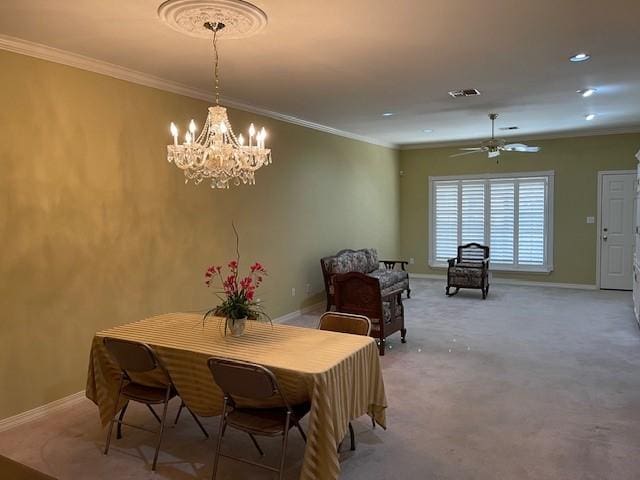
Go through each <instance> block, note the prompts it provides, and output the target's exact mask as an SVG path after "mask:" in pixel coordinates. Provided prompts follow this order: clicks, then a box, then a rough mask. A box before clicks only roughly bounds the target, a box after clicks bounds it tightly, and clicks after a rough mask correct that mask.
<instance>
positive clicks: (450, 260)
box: [447, 258, 457, 267]
mask: <svg viewBox="0 0 640 480" xmlns="http://www.w3.org/2000/svg"><path fill="white" fill-rule="evenodd" d="M456 260H457V258H450V259H449V260H447V262H449V266H450V267H455V266H456Z"/></svg>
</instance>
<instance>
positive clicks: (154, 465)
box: [151, 387, 171, 472]
mask: <svg viewBox="0 0 640 480" xmlns="http://www.w3.org/2000/svg"><path fill="white" fill-rule="evenodd" d="M170 394H171V387H167V393H166V395H165V397H164V408H163V409H162V419H161V420H160V433H159V435H158V444H157V445H156V453H155V455H154V456H153V465H152V466H151V470H152V471H154V472H155V471H156V465H157V463H158V453H160V444H161V443H162V434H163V433H164V423H165V421H166V419H167V408H168V407H169V396H170ZM151 411H152V412H153V409H151ZM154 413H155V412H154Z"/></svg>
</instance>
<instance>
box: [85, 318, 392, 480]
mask: <svg viewBox="0 0 640 480" xmlns="http://www.w3.org/2000/svg"><path fill="white" fill-rule="evenodd" d="M105 336H111V337H117V338H123V339H128V340H137V341H141V342H145V343H147V344H148V345H151V346H152V347H153V348H154V349H155V350H156V352H157V354H158V356H159V357H160V359H161V360H162V362H163V363H164V365H165V366H166V367H167V370H168V371H169V373H170V375H171V378H172V380H173V382H174V384H175V386H176V388H177V390H178V392H179V394H180V396H181V397H182V399H183V400H184V401H185V403H186V404H187V405H188V406H189V408H191V410H193V411H194V412H195V413H196V414H198V415H200V416H205V417H206V416H214V415H220V413H221V411H222V394H221V392H220V390H219V389H218V387H217V386H216V385H215V383H214V382H213V379H212V377H211V373H210V372H209V369H208V367H207V359H208V358H209V357H212V356H218V357H226V358H232V359H237V360H244V361H249V362H253V363H258V364H260V365H264V366H266V367H268V368H269V369H271V370H272V371H273V372H274V373H275V375H276V377H277V378H278V381H279V383H280V385H281V387H282V389H283V390H284V391H285V394H286V396H287V399H288V400H289V402H291V403H298V402H304V401H308V400H311V411H310V413H309V415H308V427H307V430H308V431H307V436H308V441H307V446H306V449H305V454H304V461H303V465H302V472H301V475H300V478H301V479H305V480H307V479H308V480H321V479H331V480H333V479H336V478H338V475H339V473H340V464H339V461H338V453H337V450H336V446H337V444H338V443H339V442H340V441H341V440H342V438H343V437H344V435H345V434H346V432H347V428H348V422H349V420H351V419H353V418H357V417H359V416H361V415H364V414H369V415H370V416H371V417H372V418H374V419H375V421H376V422H377V423H378V424H379V425H380V426H382V427H385V408H386V405H387V402H386V398H385V393H384V382H383V379H382V370H381V367H380V360H379V357H378V350H377V348H376V344H375V341H374V340H373V339H372V338H369V337H363V336H356V335H347V334H341V333H334V332H326V331H320V330H314V329H309V328H301V327H293V326H288V325H276V324H274V325H269V324H264V323H258V322H248V325H247V329H246V331H245V334H244V335H243V336H242V337H239V338H234V337H230V336H225V335H224V320H223V319H221V318H209V319H207V321H206V322H205V323H204V325H203V322H202V317H201V316H200V315H196V314H188V313H171V314H166V315H159V316H156V317H152V318H148V319H145V320H140V321H138V322H134V323H130V324H127V325H122V326H119V327H114V328H111V329H108V330H104V331H101V332H98V333H97V334H96V336H95V337H94V339H93V344H92V346H91V355H90V360H89V372H88V378H87V389H86V394H87V397H88V398H89V399H91V400H93V402H94V403H96V404H97V405H98V409H99V411H100V418H101V420H102V424H103V425H106V424H107V423H108V422H109V420H110V419H111V416H112V415H113V412H114V402H115V397H116V394H117V390H118V380H119V371H118V369H117V367H116V366H115V364H114V363H113V361H112V360H111V357H110V356H109V354H108V353H107V351H106V349H105V348H104V345H103V344H102V338H103V337H105ZM144 381H145V383H149V384H153V381H154V380H153V378H152V377H151V376H149V377H146V378H145V379H144Z"/></svg>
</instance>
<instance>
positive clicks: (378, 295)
mask: <svg viewBox="0 0 640 480" xmlns="http://www.w3.org/2000/svg"><path fill="white" fill-rule="evenodd" d="M333 285H334V287H335V300H336V309H337V311H338V312H342V313H352V314H355V315H364V316H365V317H367V318H369V320H371V333H370V335H371V336H372V337H374V338H377V339H378V340H379V343H378V348H379V351H380V355H384V349H385V342H386V338H387V337H388V336H389V335H391V334H392V333H395V332H398V331H399V332H400V335H402V340H401V341H402V343H406V341H407V340H406V336H407V329H406V328H404V307H403V305H402V291H403V289H402V288H398V289H396V290H393V291H390V292H386V293H383V292H382V290H381V288H380V281H379V280H378V279H377V278H374V277H371V276H369V275H365V274H364V273H360V272H350V273H342V274H336V275H334V277H333Z"/></svg>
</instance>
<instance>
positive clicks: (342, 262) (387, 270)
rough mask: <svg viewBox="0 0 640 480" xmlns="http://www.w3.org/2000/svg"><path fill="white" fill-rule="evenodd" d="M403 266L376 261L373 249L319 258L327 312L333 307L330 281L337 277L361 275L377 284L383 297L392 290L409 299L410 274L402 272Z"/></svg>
mask: <svg viewBox="0 0 640 480" xmlns="http://www.w3.org/2000/svg"><path fill="white" fill-rule="evenodd" d="M406 264H407V262H405V261H402V260H378V252H377V251H376V250H375V249H374V248H363V249H362V250H340V251H339V252H338V253H336V254H335V255H332V256H330V257H324V258H322V259H321V260H320V265H321V266H322V275H323V277H324V288H325V291H326V293H327V311H328V310H331V308H332V307H334V306H335V292H334V288H333V284H332V281H331V277H332V276H333V275H335V274H339V273H349V272H359V273H364V274H365V275H368V276H370V277H373V278H375V279H377V280H378V282H379V283H380V290H381V292H382V295H383V296H384V295H386V294H388V293H390V292H393V291H395V290H406V291H407V298H411V289H410V288H409V273H408V272H406V271H405V268H404V267H405V265H406ZM396 266H399V268H396Z"/></svg>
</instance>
